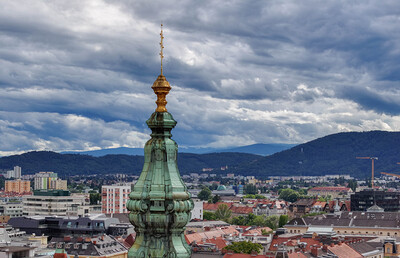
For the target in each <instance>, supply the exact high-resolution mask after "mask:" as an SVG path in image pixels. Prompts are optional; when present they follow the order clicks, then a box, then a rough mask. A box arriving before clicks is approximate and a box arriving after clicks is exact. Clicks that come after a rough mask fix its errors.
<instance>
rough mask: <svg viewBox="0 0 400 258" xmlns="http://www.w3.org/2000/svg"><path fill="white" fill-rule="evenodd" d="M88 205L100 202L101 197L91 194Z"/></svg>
mask: <svg viewBox="0 0 400 258" xmlns="http://www.w3.org/2000/svg"><path fill="white" fill-rule="evenodd" d="M89 199H90V205H96V204H98V203H99V202H101V195H100V194H99V193H91V194H90V195H89Z"/></svg>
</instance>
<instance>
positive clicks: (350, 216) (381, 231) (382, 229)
mask: <svg viewBox="0 0 400 258" xmlns="http://www.w3.org/2000/svg"><path fill="white" fill-rule="evenodd" d="M312 227H319V228H332V229H333V231H334V232H335V233H337V234H344V235H370V236H384V237H398V236H400V230H399V227H400V213H398V212H362V211H351V212H348V211H344V212H340V213H338V214H323V215H319V216H314V217H305V218H294V219H292V220H291V221H290V222H289V223H288V224H286V225H285V228H287V229H288V233H302V234H304V233H306V232H307V231H309V230H310V228H312Z"/></svg>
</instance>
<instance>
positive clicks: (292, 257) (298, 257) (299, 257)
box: [288, 253, 307, 258]
mask: <svg viewBox="0 0 400 258" xmlns="http://www.w3.org/2000/svg"><path fill="white" fill-rule="evenodd" d="M288 257H289V258H307V256H305V255H304V254H303V253H288Z"/></svg>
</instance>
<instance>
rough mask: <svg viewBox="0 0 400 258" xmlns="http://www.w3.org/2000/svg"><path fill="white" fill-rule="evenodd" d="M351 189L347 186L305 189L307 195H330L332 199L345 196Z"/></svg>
mask: <svg viewBox="0 0 400 258" xmlns="http://www.w3.org/2000/svg"><path fill="white" fill-rule="evenodd" d="M352 192H353V191H352V190H351V189H350V188H348V187H340V186H321V187H314V188H311V189H310V190H308V191H307V195H309V196H325V197H326V196H331V197H332V198H333V199H336V198H340V197H346V196H348V195H349V194H351V193H352Z"/></svg>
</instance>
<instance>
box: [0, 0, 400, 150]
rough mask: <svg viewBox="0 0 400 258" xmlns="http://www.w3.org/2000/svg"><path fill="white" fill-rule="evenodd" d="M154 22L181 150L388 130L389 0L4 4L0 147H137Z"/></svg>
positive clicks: (397, 112)
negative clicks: (160, 44) (161, 41)
mask: <svg viewBox="0 0 400 258" xmlns="http://www.w3.org/2000/svg"><path fill="white" fill-rule="evenodd" d="M161 22H163V24H164V35H165V41H164V43H165V49H164V53H165V59H164V74H165V75H166V77H167V79H168V80H169V82H170V83H171V85H172V87H173V88H172V90H171V93H170V95H168V97H167V100H168V105H167V108H168V110H169V111H170V112H171V113H172V114H173V115H174V117H175V119H176V120H177V121H178V125H177V127H176V128H175V129H174V131H173V135H174V139H175V140H176V141H177V142H178V144H179V145H180V146H183V147H189V146H191V147H228V146H240V145H247V144H253V143H302V142H305V141H308V140H312V139H315V138H317V137H321V136H324V135H327V134H331V133H337V132H344V131H368V130H388V131H397V130H400V106H399V103H398V100H399V99H400V85H399V81H400V73H399V71H400V61H399V60H400V26H399V24H400V3H399V2H397V1H323V2H321V1H312V0H306V1H301V2H299V1H250V2H249V1H218V2H216V1H123V0H116V1H102V0H96V1H95V0H92V1H90V0H87V1H56V2H49V1H3V2H2V3H1V7H0V67H1V69H0V155H8V154H12V153H19V152H23V151H28V150H54V151H66V150H90V149H99V148H110V147H119V146H127V147H142V146H143V144H144V143H145V142H146V141H147V139H148V138H149V134H150V131H149V129H148V128H147V126H146V124H145V121H146V119H147V118H148V117H149V116H150V114H151V113H152V112H153V111H154V109H155V103H154V101H155V95H154V94H153V93H152V90H151V85H152V83H153V82H154V80H155V79H156V78H157V76H158V74H159V73H160V59H159V55H158V52H159V45H158V43H159V40H160V39H159V30H160V23H161Z"/></svg>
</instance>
